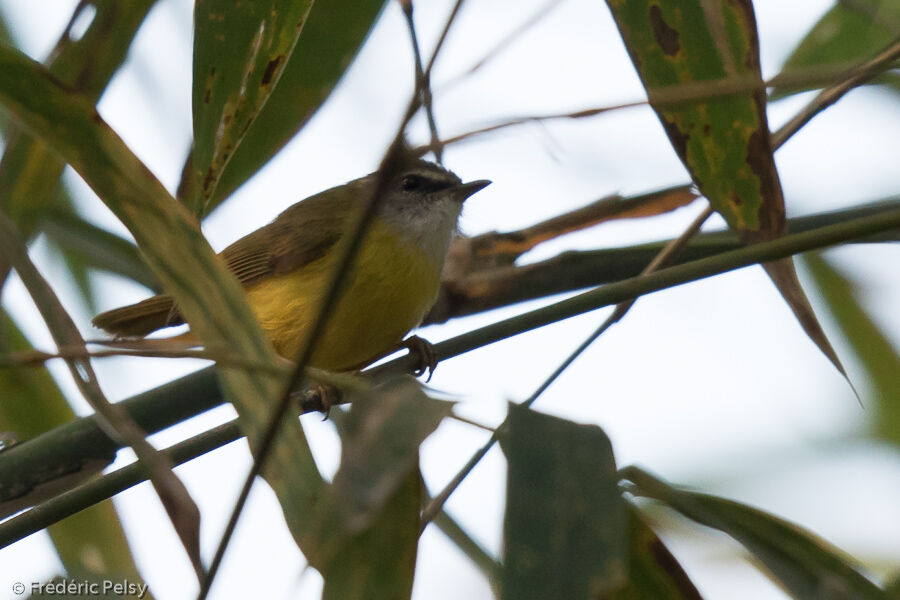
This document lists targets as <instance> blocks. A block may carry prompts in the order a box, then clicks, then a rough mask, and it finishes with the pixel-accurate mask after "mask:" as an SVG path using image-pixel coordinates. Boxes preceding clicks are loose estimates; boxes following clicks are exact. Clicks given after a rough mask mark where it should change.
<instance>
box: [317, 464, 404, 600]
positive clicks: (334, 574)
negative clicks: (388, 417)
mask: <svg viewBox="0 0 900 600" xmlns="http://www.w3.org/2000/svg"><path fill="white" fill-rule="evenodd" d="M421 493H422V476H421V474H420V473H419V470H418V468H414V469H411V470H410V471H409V472H408V473H407V474H406V476H405V477H404V478H403V479H402V480H401V481H400V483H399V485H398V486H397V487H396V488H395V489H394V490H393V492H392V494H391V496H390V497H389V498H388V499H387V501H386V502H385V504H384V506H383V507H382V510H381V511H380V514H378V515H377V516H376V518H375V520H374V521H373V522H372V523H371V524H369V525H368V526H367V527H365V528H364V529H363V530H362V531H360V532H359V533H357V534H355V535H354V536H353V538H352V539H351V540H349V542H348V543H347V544H346V546H345V547H344V548H343V549H342V550H341V552H340V554H339V555H338V556H335V557H334V558H333V559H332V561H331V563H330V564H329V565H328V566H326V567H325V568H324V569H323V571H322V575H323V576H324V577H325V589H324V590H323V591H322V599H323V600H402V599H404V598H409V597H410V595H411V594H412V587H413V575H414V573H415V569H416V551H417V549H418V545H419V510H420V508H421V505H422V504H421V502H422V499H421Z"/></svg>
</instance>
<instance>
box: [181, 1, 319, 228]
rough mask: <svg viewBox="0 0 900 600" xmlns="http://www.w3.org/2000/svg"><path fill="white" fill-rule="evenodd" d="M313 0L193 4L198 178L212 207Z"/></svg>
mask: <svg viewBox="0 0 900 600" xmlns="http://www.w3.org/2000/svg"><path fill="white" fill-rule="evenodd" d="M311 6H312V0H299V1H296V0H255V1H254V2H236V1H235V0H197V2H196V3H195V4H194V65H193V71H194V86H193V91H192V107H193V115H194V149H193V153H192V156H191V160H190V163H189V169H190V170H192V171H193V173H192V175H190V178H191V180H192V181H193V185H189V186H188V188H187V189H189V190H190V191H191V193H190V197H189V198H186V199H185V200H187V202H188V205H189V207H190V208H191V209H192V210H193V212H194V213H196V214H200V213H203V212H206V210H207V205H208V203H209V201H210V199H211V198H212V197H213V194H214V193H215V190H216V186H217V185H218V182H219V179H220V178H221V177H222V173H223V171H224V169H225V166H226V165H227V164H228V161H229V160H230V159H231V157H232V156H233V155H234V153H235V151H236V150H237V148H238V145H239V144H240V143H241V140H243V138H244V136H245V135H246V133H247V131H248V129H249V127H250V125H251V124H252V123H253V120H254V119H255V118H256V116H257V115H258V114H259V111H260V110H262V107H263V105H264V104H265V103H266V101H267V100H268V98H269V95H270V94H271V93H272V90H273V89H274V88H275V85H276V84H277V83H278V80H279V78H280V77H281V74H282V73H283V71H284V67H285V65H286V64H287V61H288V59H289V58H290V56H291V52H292V51H293V49H294V45H295V44H296V42H297V38H298V37H299V36H300V32H301V31H302V29H303V26H304V23H305V22H306V17H307V14H308V13H309V10H310V7H311Z"/></svg>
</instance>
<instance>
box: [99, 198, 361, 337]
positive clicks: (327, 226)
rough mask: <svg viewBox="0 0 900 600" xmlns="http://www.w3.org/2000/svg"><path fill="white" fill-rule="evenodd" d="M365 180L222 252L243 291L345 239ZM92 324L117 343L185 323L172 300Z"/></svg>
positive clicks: (160, 299) (289, 213)
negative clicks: (113, 336) (114, 336)
mask: <svg viewBox="0 0 900 600" xmlns="http://www.w3.org/2000/svg"><path fill="white" fill-rule="evenodd" d="M363 181H364V180H356V181H353V182H350V183H349V184H347V185H346V186H344V187H342V188H335V189H331V190H327V191H325V192H322V193H321V194H317V195H315V196H312V197H310V198H307V199H306V200H303V201H302V202H298V203H297V204H294V205H293V206H291V207H290V208H288V209H287V210H285V211H284V212H283V213H281V214H280V215H279V216H278V218H276V219H275V220H274V221H273V222H272V223H270V224H269V225H266V226H265V227H263V228H262V229H258V230H256V231H254V232H253V233H251V234H249V235H246V236H244V237H243V238H241V239H239V240H238V241H236V242H235V243H233V244H231V245H230V246H228V247H227V248H226V249H225V250H223V251H222V253H221V256H222V258H223V259H225V263H226V264H227V265H228V268H229V269H230V270H231V271H232V272H233V273H234V274H235V276H236V277H237V278H238V281H240V282H241V285H245V286H246V285H248V284H251V283H254V282H256V281H259V280H261V279H264V278H266V277H269V276H271V275H279V274H283V273H290V272H291V271H294V270H296V269H299V268H300V267H302V266H304V265H307V264H309V263H311V262H313V261H315V260H317V259H319V258H321V257H322V256H324V255H325V253H326V252H327V251H328V250H329V249H330V248H332V247H333V246H334V245H335V244H336V243H337V241H338V240H339V239H340V238H341V234H342V233H343V231H344V228H345V227H346V223H347V222H348V219H350V218H352V216H353V215H352V209H353V207H354V206H355V205H356V203H354V202H353V199H354V198H358V197H361V196H360V194H362V195H363V196H364V194H365V190H364V189H363V188H362V185H363V183H362V182H363ZM93 323H94V325H95V326H96V327H99V328H101V329H103V330H105V331H108V332H109V333H112V334H115V335H116V336H117V337H143V336H145V335H147V334H149V333H151V332H153V331H156V330H157V329H162V328H164V327H171V326H173V325H180V324H181V323H184V318H183V317H182V316H181V314H180V313H179V312H178V307H177V306H175V304H174V302H173V301H172V298H171V297H169V296H165V295H162V296H154V297H152V298H148V299H147V300H144V301H143V302H138V303H137V304H132V305H130V306H125V307H122V308H117V309H114V310H110V311H107V312H104V313H101V314H99V315H97V316H96V317H94V320H93Z"/></svg>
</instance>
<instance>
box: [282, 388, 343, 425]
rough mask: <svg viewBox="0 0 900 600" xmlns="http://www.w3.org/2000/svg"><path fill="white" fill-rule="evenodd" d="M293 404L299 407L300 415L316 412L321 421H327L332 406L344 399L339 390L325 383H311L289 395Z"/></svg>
mask: <svg viewBox="0 0 900 600" xmlns="http://www.w3.org/2000/svg"><path fill="white" fill-rule="evenodd" d="M291 396H292V398H293V400H294V402H296V404H297V406H299V407H300V413H301V414H303V413H308V412H313V411H318V412H320V413H322V415H323V419H322V420H323V421H324V420H326V419H328V415H329V413H330V412H331V407H332V406H337V405H338V404H340V403H341V402H342V401H343V399H344V394H343V392H341V390H340V388H337V387H335V386H333V385H329V384H327V383H313V384H312V385H310V386H308V387H306V388H304V389H302V390H300V391H298V392H294V393H292V394H291Z"/></svg>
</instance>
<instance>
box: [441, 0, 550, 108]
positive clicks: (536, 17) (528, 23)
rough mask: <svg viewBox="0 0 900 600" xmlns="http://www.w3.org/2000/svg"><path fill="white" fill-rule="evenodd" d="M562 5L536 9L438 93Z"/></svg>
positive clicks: (480, 66)
mask: <svg viewBox="0 0 900 600" xmlns="http://www.w3.org/2000/svg"><path fill="white" fill-rule="evenodd" d="M562 3H563V0H548V2H547V3H546V4H544V5H543V6H541V7H540V8H538V9H537V10H536V11H535V12H534V14H533V15H531V16H530V17H528V19H526V20H525V21H524V22H522V23H521V24H520V25H519V26H518V27H516V28H515V29H513V30H512V31H510V32H509V33H508V34H507V35H506V36H504V37H503V39H501V40H500V41H499V42H497V43H496V44H495V45H494V46H493V47H492V48H491V49H490V50H488V51H487V52H485V53H484V56H482V57H481V58H480V59H478V60H477V61H475V64H473V65H472V66H471V67H469V68H468V69H466V70H465V71H463V72H462V73H460V74H459V75H456V76H454V77H451V78H450V79H448V80H447V81H446V82H445V83H444V84H442V85H441V86H440V87H439V88H438V91H443V90H446V89H449V88H451V87H453V86H454V85H456V84H457V83H459V82H460V81H462V80H463V79H465V78H466V77H469V76H471V75H474V74H475V73H476V72H477V71H479V70H481V69H483V68H484V66H485V65H486V64H487V63H489V62H490V61H491V60H493V59H495V58H497V56H499V55H500V54H502V53H503V51H504V50H506V49H507V48H508V47H509V46H511V45H512V44H513V42H515V41H516V40H517V39H518V38H520V37H521V36H522V35H524V34H525V33H526V32H527V31H528V30H529V29H531V28H532V27H534V26H535V25H537V24H538V23H540V22H541V20H542V19H544V18H545V17H546V16H547V15H548V14H550V13H551V12H552V11H553V9H555V8H556V7H558V6H560V5H561V4H562Z"/></svg>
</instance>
